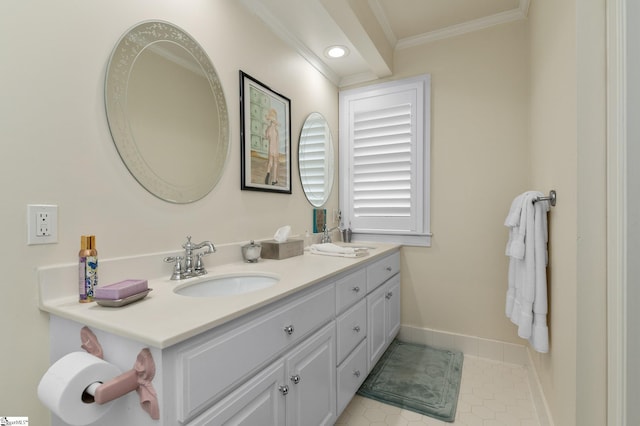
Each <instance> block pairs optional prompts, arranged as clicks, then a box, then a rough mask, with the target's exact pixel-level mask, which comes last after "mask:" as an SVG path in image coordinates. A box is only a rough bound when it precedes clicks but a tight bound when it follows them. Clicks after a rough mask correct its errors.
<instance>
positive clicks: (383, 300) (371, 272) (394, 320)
mask: <svg viewBox="0 0 640 426" xmlns="http://www.w3.org/2000/svg"><path fill="white" fill-rule="evenodd" d="M399 268H400V259H399V254H395V255H391V256H388V257H387V258H384V259H382V260H380V261H378V262H376V263H374V264H372V265H370V266H369V267H367V284H368V287H367V288H368V289H374V290H373V291H371V293H369V294H368V295H367V326H368V334H367V343H368V362H369V364H368V369H367V372H369V371H371V369H372V368H373V366H374V365H375V364H376V362H378V360H379V359H380V357H381V356H382V354H383V353H384V351H385V350H386V349H387V347H388V346H389V344H391V341H392V340H393V339H394V337H395V336H396V335H397V334H398V331H399V330H400V274H398V273H397V271H398V270H399ZM394 271H396V272H394Z"/></svg>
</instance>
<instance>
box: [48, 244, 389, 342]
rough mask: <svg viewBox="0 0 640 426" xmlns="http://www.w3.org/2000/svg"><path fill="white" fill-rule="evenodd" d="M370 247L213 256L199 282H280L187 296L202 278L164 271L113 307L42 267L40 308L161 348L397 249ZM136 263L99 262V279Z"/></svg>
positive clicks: (71, 273)
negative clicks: (175, 277)
mask: <svg viewBox="0 0 640 426" xmlns="http://www.w3.org/2000/svg"><path fill="white" fill-rule="evenodd" d="M363 245H369V244H363ZM371 246H374V247H375V248H370V249H369V255H367V256H362V257H356V258H348V257H334V256H322V255H315V254H311V253H309V252H307V251H305V253H304V254H303V255H301V256H296V257H292V258H289V259H284V260H268V259H261V260H260V261H259V262H257V263H245V262H242V261H234V262H230V263H224V264H221V265H215V257H211V258H210V259H211V263H212V264H213V265H212V266H209V273H208V274H207V275H206V276H205V278H204V279H206V278H213V277H215V276H218V275H225V274H242V273H247V274H256V273H266V274H276V275H278V276H279V277H280V280H279V281H278V283H276V284H275V285H273V286H272V287H269V288H266V289H262V290H258V291H254V292H251V293H245V294H239V295H231V296H214V297H189V296H182V295H179V294H176V293H174V291H173V290H174V289H175V288H176V287H177V286H181V285H184V284H186V283H188V282H189V281H196V280H202V279H203V278H202V277H199V278H190V279H187V280H181V281H171V280H170V279H169V276H170V273H168V274H165V275H164V276H162V277H161V278H155V279H149V280H148V282H149V287H150V288H152V289H153V290H152V291H151V292H150V293H149V295H148V296H147V297H146V298H144V299H142V300H140V301H138V302H135V303H132V304H129V305H126V306H122V307H117V308H115V307H104V306H100V305H98V304H97V303H95V302H94V303H79V302H78V296H77V294H76V288H77V265H62V266H60V267H49V268H43V269H41V270H39V271H38V275H39V277H38V285H39V292H40V295H39V296H40V309H41V310H43V311H45V312H48V313H50V314H52V315H56V316H59V317H62V318H66V319H70V320H73V321H76V322H79V323H82V324H83V325H87V326H93V327H96V328H98V329H101V330H104V331H107V332H110V333H114V334H116V335H119V336H123V337H127V338H131V339H133V340H136V341H140V342H143V343H145V344H148V345H151V346H153V347H156V348H160V349H163V348H167V347H169V346H172V345H174V344H176V343H179V342H181V341H184V340H186V339H188V338H190V337H193V336H195V335H198V334H200V333H202V332H205V331H207V330H210V329H212V328H214V327H217V326H219V325H221V324H224V323H226V322H228V321H230V320H232V319H235V318H237V317H239V316H241V315H244V314H246V313H249V312H251V311H254V310H256V309H258V308H260V307H263V306H265V305H267V304H269V303H272V302H275V301H277V300H280V299H283V298H285V297H286V296H289V295H291V294H293V293H295V292H297V291H299V290H302V289H304V288H307V287H309V286H311V285H313V284H316V283H318V282H320V281H322V280H325V279H328V278H331V277H332V276H336V275H338V274H340V273H342V272H345V271H347V270H348V269H349V268H352V267H354V266H357V265H360V264H364V263H368V262H371V261H373V260H375V259H378V258H380V257H383V256H384V255H386V254H389V253H391V252H392V251H394V250H397V249H398V248H399V246H398V245H394V244H383V243H375V244H372V245H371ZM159 256H160V254H156V255H148V256H142V257H140V258H138V260H140V259H142V263H144V262H147V263H148V262H149V258H152V259H153V261H154V262H157V258H158V257H159ZM214 256H215V255H214ZM135 263H136V259H114V260H112V261H101V263H100V268H101V277H102V270H105V269H106V270H107V271H109V269H114V268H120V270H121V271H127V270H129V271H131V270H144V267H142V268H140V269H137V268H136V267H135V266H132V265H134V264H135ZM108 274H109V272H107V275H108ZM111 275H114V274H113V273H111ZM72 277H75V280H74V279H73V278H72ZM114 277H115V275H114ZM124 278H144V277H140V276H125V277H124ZM124 278H120V279H124ZM103 282H104V281H103ZM108 282H110V281H107V283H108ZM111 282H113V281H111Z"/></svg>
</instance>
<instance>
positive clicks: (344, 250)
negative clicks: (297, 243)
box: [309, 243, 369, 257]
mask: <svg viewBox="0 0 640 426" xmlns="http://www.w3.org/2000/svg"><path fill="white" fill-rule="evenodd" d="M309 252H310V253H313V254H321V255H325V256H340V257H360V256H366V255H368V254H369V250H368V249H366V248H361V247H358V248H353V247H341V246H338V245H336V244H333V243H323V244H312V245H310V246H309Z"/></svg>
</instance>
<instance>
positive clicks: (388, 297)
mask: <svg viewBox="0 0 640 426" xmlns="http://www.w3.org/2000/svg"><path fill="white" fill-rule="evenodd" d="M391 296H393V292H392V291H390V292H389V293H387V295H386V296H385V297H386V298H387V299H391Z"/></svg>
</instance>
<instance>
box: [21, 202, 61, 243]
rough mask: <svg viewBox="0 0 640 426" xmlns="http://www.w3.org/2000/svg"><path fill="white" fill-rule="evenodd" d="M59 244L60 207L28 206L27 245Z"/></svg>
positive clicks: (46, 205)
mask: <svg viewBox="0 0 640 426" xmlns="http://www.w3.org/2000/svg"><path fill="white" fill-rule="evenodd" d="M57 242H58V206H55V205H50V204H28V205H27V244H28V245H34V244H53V243H57Z"/></svg>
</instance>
